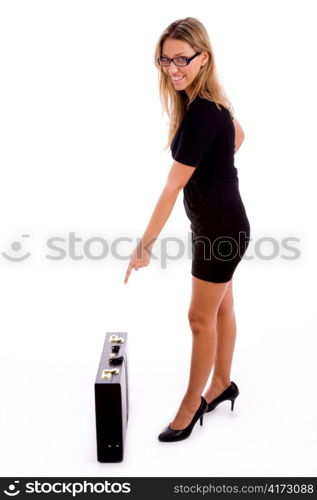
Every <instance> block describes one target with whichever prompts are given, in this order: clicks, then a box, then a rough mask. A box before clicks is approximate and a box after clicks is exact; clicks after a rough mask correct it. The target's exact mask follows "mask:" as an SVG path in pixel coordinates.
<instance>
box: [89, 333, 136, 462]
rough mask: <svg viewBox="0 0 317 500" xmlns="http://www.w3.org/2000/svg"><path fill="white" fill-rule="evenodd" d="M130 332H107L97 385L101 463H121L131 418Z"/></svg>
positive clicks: (96, 402) (99, 457)
mask: <svg viewBox="0 0 317 500" xmlns="http://www.w3.org/2000/svg"><path fill="white" fill-rule="evenodd" d="M127 335H128V334H127V332H107V333H106V338H105V342H104V346H103V351H102V355H101V360H100V364H99V368H98V373H97V378H96V382H95V412H96V437H97V459H98V461H99V462H121V461H122V460H123V455H124V443H125V436H126V431H127V424H128V418H129V391H128V367H127V354H126V344H127Z"/></svg>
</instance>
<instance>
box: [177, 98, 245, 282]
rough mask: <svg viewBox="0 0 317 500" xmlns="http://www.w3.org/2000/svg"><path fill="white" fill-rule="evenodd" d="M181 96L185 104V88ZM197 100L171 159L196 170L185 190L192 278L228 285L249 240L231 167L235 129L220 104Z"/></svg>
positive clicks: (189, 109) (181, 125) (179, 131)
mask: <svg viewBox="0 0 317 500" xmlns="http://www.w3.org/2000/svg"><path fill="white" fill-rule="evenodd" d="M181 96H182V98H183V99H184V101H185V102H186V100H187V95H186V93H185V91H184V90H182V91H181ZM220 107H221V110H219V109H218V108H217V106H216V104H215V103H214V102H212V101H209V100H207V99H204V98H201V97H199V96H197V97H196V98H195V99H194V101H193V102H192V103H191V104H190V105H189V107H188V109H187V111H186V114H185V116H184V118H183V120H182V122H181V124H180V126H179V128H178V130H177V132H176V134H175V137H174V138H173V141H172V144H171V152H172V157H173V158H174V160H176V161H179V162H181V163H184V164H185V165H188V166H191V167H194V168H195V172H194V173H193V175H192V176H191V178H190V179H189V181H188V183H187V184H186V186H185V187H184V189H183V193H184V198H183V201H184V206H185V211H186V214H187V217H188V218H189V220H190V222H191V224H190V228H191V230H192V256H193V258H192V271H191V272H192V275H193V276H195V277H197V278H200V279H203V280H206V281H211V282H214V283H224V282H227V281H230V280H231V278H232V275H233V273H234V271H235V269H236V267H237V265H238V264H239V262H240V261H241V259H242V257H243V255H244V253H245V251H246V249H247V247H248V245H249V240H250V224H249V220H248V217H247V214H246V210H245V207H244V204H243V202H242V199H241V196H240V192H239V180H238V171H237V169H236V167H235V166H234V142H235V128H234V124H233V121H232V117H231V115H230V112H229V111H228V110H227V109H226V108H225V107H224V106H222V105H220Z"/></svg>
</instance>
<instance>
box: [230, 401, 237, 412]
mask: <svg viewBox="0 0 317 500" xmlns="http://www.w3.org/2000/svg"><path fill="white" fill-rule="evenodd" d="M235 400H236V398H234V399H231V411H233V407H234V402H235Z"/></svg>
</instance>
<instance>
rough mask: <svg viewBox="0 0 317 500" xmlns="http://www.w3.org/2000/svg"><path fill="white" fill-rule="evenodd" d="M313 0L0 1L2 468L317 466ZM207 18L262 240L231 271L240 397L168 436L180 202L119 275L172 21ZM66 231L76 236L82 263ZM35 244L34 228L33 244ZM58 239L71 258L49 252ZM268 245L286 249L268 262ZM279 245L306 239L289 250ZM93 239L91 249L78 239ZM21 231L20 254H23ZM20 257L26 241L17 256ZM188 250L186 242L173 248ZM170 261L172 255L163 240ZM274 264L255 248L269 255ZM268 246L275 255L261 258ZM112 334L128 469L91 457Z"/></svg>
mask: <svg viewBox="0 0 317 500" xmlns="http://www.w3.org/2000/svg"><path fill="white" fill-rule="evenodd" d="M313 7H314V2H313V1H307V0H306V1H305V2H294V1H289V0H288V1H282V0H279V1H278V2H276V1H274V2H273V1H268V0H266V1H265V2H263V1H257V2H252V1H221V2H218V1H210V0H208V1H207V0H206V1H202V0H196V1H195V2H192V1H185V0H181V1H180V0H174V1H173V2H163V1H160V2H156V3H153V2H141V1H133V2H129V1H121V2H108V1H93V2H92V1H78V0H76V1H69V0H63V1H56V0H54V1H15V2H10V1H2V2H1V3H0V46H1V54H0V58H1V59H0V68H1V78H0V99H1V113H0V126H1V131H0V133H1V149H0V154H1V158H0V160H1V183H0V213H1V238H0V252H4V253H5V255H7V256H8V255H9V256H11V257H14V258H16V257H18V256H22V255H24V254H26V253H27V252H30V254H31V255H30V257H28V258H27V259H25V260H23V261H21V262H13V261H10V260H9V259H8V257H6V256H5V255H3V254H1V255H0V271H1V275H0V276H1V277H0V283H1V288H0V293H1V315H0V319H1V325H0V331H1V341H0V342H1V345H0V348H1V352H0V377H1V378H0V384H1V386H0V387H1V392H0V397H1V406H0V441H1V452H0V471H1V475H2V476H7V475H9V476H19V475H24V476H30V475H31V476H45V475H46V476H129V475H130V476H211V477H213V476H236V477H237V476H309V475H316V472H317V466H316V442H317V439H316V438H317V436H316V414H317V403H316V305H315V299H316V291H315V278H316V237H315V231H316V215H315V214H316V207H315V203H314V197H315V191H316V167H317V165H316V153H315V151H316V150H315V143H316V137H315V134H316V111H317V110H316V99H315V89H316V83H317V82H316V75H315V60H316V54H315V47H316V35H315V34H314V32H315V33H316V31H315V18H314V15H313ZM186 16H194V17H197V18H198V19H199V20H200V21H202V22H203V24H204V25H205V27H206V28H207V30H208V32H209V34H210V39H211V43H212V46H213V49H214V52H215V57H216V65H217V68H218V74H219V77H220V79H221V81H222V83H223V85H224V88H225V91H226V92H227V94H228V96H229V98H230V99H231V101H232V103H233V105H234V111H235V116H236V118H237V119H238V120H239V122H240V123H241V125H242V127H243V129H244V131H245V137H246V138H245V141H244V143H243V145H242V147H241V149H240V150H239V152H238V153H237V154H236V157H235V164H236V167H237V168H238V172H239V180H240V192H241V196H242V198H243V201H244V204H245V207H246V210H247V213H248V216H249V220H250V224H251V232H252V234H251V237H252V241H251V243H250V245H249V248H248V251H247V255H246V258H244V259H243V261H242V262H241V264H240V265H239V266H238V268H237V270H236V272H235V275H234V278H233V286H234V298H235V311H236V317H237V340H236V347H235V353H234V360H233V366H232V374H231V378H232V380H234V381H235V382H236V383H237V384H238V386H239V389H240V396H239V398H238V399H237V401H236V404H235V408H234V411H233V412H231V411H230V402H227V403H224V404H223V405H220V406H219V407H218V408H217V409H216V410H215V411H214V412H212V413H209V414H207V415H206V416H205V419H204V425H203V426H202V427H200V426H199V425H197V426H196V427H195V429H194V431H193V433H192V435H191V437H190V438H189V439H187V440H185V441H181V442H178V443H160V442H159V441H158V440H157V435H158V434H159V432H161V430H162V429H163V428H164V427H165V426H166V425H167V424H168V423H169V422H170V421H171V420H172V418H173V417H174V415H175V413H176V411H177V409H178V407H179V404H180V401H181V398H182V397H183V395H184V391H185V390H186V386H187V381H188V374H189V362H190V350H191V331H190V328H189V325H188V321H187V310H188V306H189V300H190V294H191V274H190V270H191V260H190V258H189V257H188V255H187V253H185V255H184V256H183V257H182V258H178V259H175V260H169V261H168V262H167V266H166V267H163V266H162V263H161V261H160V242H161V241H162V238H167V237H177V238H179V239H180V240H182V241H184V244H185V246H186V248H187V247H188V241H189V240H188V236H189V234H190V229H189V221H188V219H187V217H186V215H185V211H184V207H183V204H182V194H181V195H180V197H179V198H178V200H177V203H176V205H175V207H174V210H173V212H172V214H171V216H170V218H169V220H168V221H167V223H166V225H165V227H164V228H163V231H162V233H161V235H160V240H159V241H158V242H156V244H155V246H154V248H153V252H154V254H155V255H157V259H156V260H154V259H152V261H151V263H150V265H149V266H148V267H146V268H143V269H140V270H139V271H138V272H135V271H132V274H131V276H130V280H129V282H128V284H127V285H124V284H123V279H124V275H125V271H126V267H127V264H128V260H127V259H119V258H116V257H115V256H113V255H111V252H109V254H108V255H107V256H105V257H104V258H101V259H95V260H94V259H92V258H89V253H88V255H87V248H88V252H89V251H90V252H91V254H95V255H100V252H101V246H100V244H99V245H98V243H95V244H94V245H91V246H90V247H89V241H88V240H89V238H94V237H99V238H103V239H104V240H105V241H107V242H108V244H109V245H111V244H112V243H113V242H114V240H116V239H117V238H121V237H126V238H130V239H131V241H130V243H129V242H126V243H121V245H120V247H118V251H120V252H121V255H126V256H128V255H130V253H131V252H132V250H133V249H134V247H135V245H136V242H137V241H136V238H139V237H141V236H142V234H143V232H144V230H145V227H146V225H147V223H148V221H149V218H150V216H151V214H152V211H153V209H154V206H155V204H156V201H157V199H158V197H159V195H160V193H161V190H162V189H163V186H164V183H165V180H166V177H167V174H168V171H169V169H170V166H171V163H172V158H171V156H170V153H169V152H168V151H163V147H164V145H165V142H166V138H167V135H166V134H167V119H166V117H165V118H164V117H163V115H162V111H161V106H160V102H159V94H158V75H157V70H156V68H155V66H154V63H153V57H154V49H155V45H156V42H157V40H158V38H159V36H160V34H161V32H162V31H163V30H164V29H165V28H166V27H167V26H168V25H169V24H170V23H171V22H172V21H174V20H176V19H180V18H182V17H186ZM70 233H75V235H76V237H77V238H80V241H78V242H77V244H76V254H77V255H82V256H83V258H82V259H79V260H75V259H74V258H71V256H70V255H69V251H68V248H69V247H68V242H69V235H70ZM23 235H29V236H28V237H26V236H23ZM52 237H60V238H64V239H65V240H64V242H63V243H60V245H62V246H63V248H64V249H65V251H66V256H65V258H64V259H62V260H51V259H49V258H47V255H48V254H50V255H56V253H55V252H53V251H52V250H49V249H48V247H47V244H46V242H47V240H48V239H49V238H52ZM261 238H264V240H265V239H267V238H273V239H274V241H275V249H276V253H277V255H276V256H275V257H274V258H270V255H271V254H272V251H273V244H272V243H269V242H268V243H265V241H264V240H261ZM285 238H297V240H296V241H293V242H291V243H290V246H292V247H296V248H297V249H298V253H299V258H296V259H286V258H285V257H293V256H294V252H293V251H292V250H290V249H286V248H284V246H283V245H284V243H283V240H284V239H285ZM87 241H88V244H87V245H88V246H87V245H86V247H85V246H84V245H85V243H86V242H87ZM13 242H20V244H21V245H22V248H21V249H20V250H19V251H17V250H14V248H12V247H11V245H12V243H13ZM15 248H17V247H15ZM175 251H177V248H176V249H175ZM170 253H171V254H172V253H173V251H172V247H171V249H170ZM261 255H262V257H261ZM265 255H266V256H267V258H266V259H265V258H264V257H265ZM107 331H127V332H128V335H129V343H128V355H129V370H130V371H129V376H130V388H129V390H130V398H131V399H130V419H129V426H128V432H127V438H126V449H125V457H124V461H123V462H121V463H119V464H100V463H98V462H97V460H96V443H95V420H94V418H95V415H94V399H93V398H94V394H93V387H94V381H95V377H96V373H97V368H98V364H99V359H100V355H101V350H102V346H103V342H104V337H105V334H106V332H107Z"/></svg>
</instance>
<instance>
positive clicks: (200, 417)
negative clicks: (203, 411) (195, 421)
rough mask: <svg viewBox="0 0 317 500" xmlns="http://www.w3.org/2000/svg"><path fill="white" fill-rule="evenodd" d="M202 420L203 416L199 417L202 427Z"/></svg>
mask: <svg viewBox="0 0 317 500" xmlns="http://www.w3.org/2000/svg"><path fill="white" fill-rule="evenodd" d="M203 418H204V415H202V416H201V417H200V425H203Z"/></svg>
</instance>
